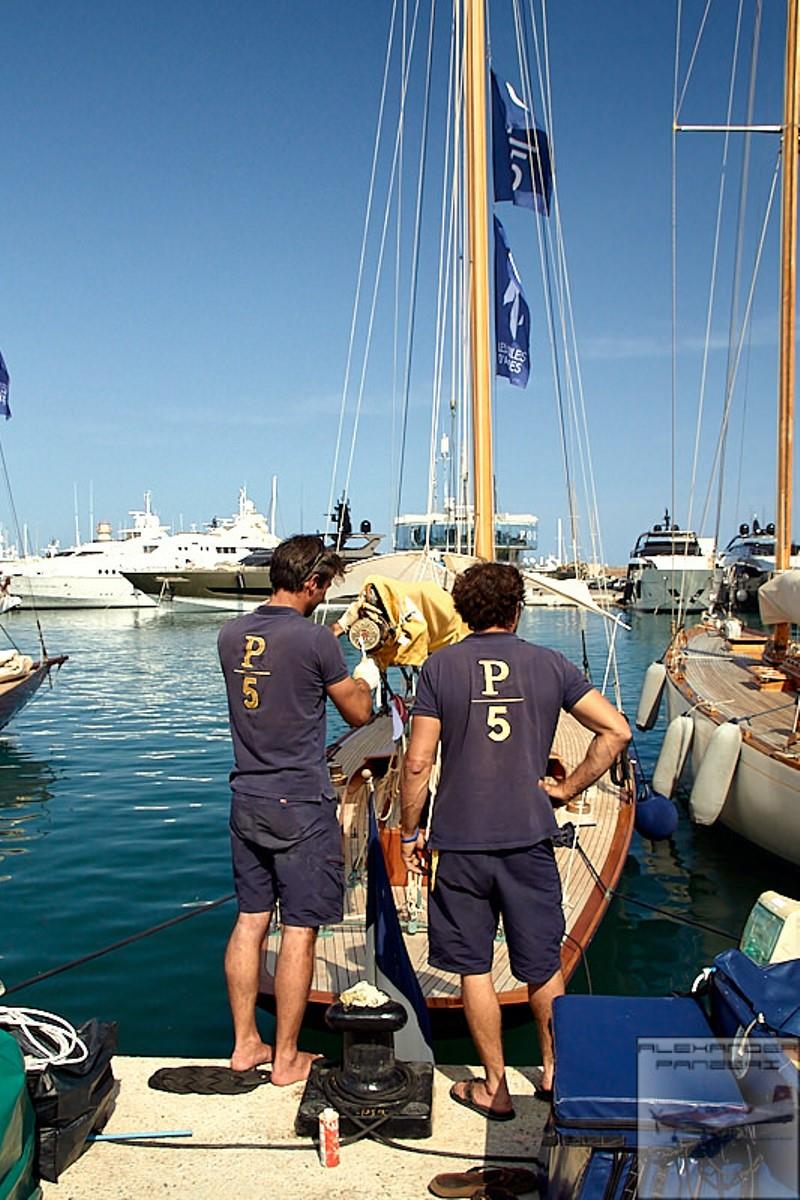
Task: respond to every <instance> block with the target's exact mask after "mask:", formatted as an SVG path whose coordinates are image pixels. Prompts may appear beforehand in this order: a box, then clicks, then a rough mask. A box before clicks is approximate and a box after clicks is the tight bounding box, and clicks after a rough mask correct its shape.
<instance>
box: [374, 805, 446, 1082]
mask: <svg viewBox="0 0 800 1200" xmlns="http://www.w3.org/2000/svg"><path fill="white" fill-rule="evenodd" d="M366 951H367V978H368V980H369V982H370V983H372V984H374V985H375V987H377V988H380V990H381V991H382V992H386V994H387V995H388V996H390V997H391V998H392V1000H397V1001H398V1002H399V1003H400V1004H402V1005H403V1007H404V1008H405V1010H406V1014H407V1016H408V1020H407V1022H406V1024H405V1025H404V1026H403V1028H402V1029H398V1031H397V1033H396V1034H395V1035H394V1049H395V1054H396V1055H397V1057H398V1058H399V1059H401V1060H402V1061H405V1062H433V1034H432V1033H431V1023H430V1017H429V1015H428V1006H427V1005H426V1003H425V997H424V996H423V994H422V988H421V987H420V986H419V980H418V979H417V976H416V974H415V972H414V968H413V967H412V965H411V959H410V958H409V957H408V951H407V950H406V944H405V942H404V941H403V933H402V930H401V928H400V921H399V918H398V916H397V909H396V908H395V903H394V895H393V894H392V885H391V884H390V882H389V874H388V872H387V870H386V859H385V858H384V857H383V847H382V846H381V839H380V837H379V836H378V822H377V821H376V820H375V804H374V802H373V800H372V798H371V797H370V801H369V838H368V841H367V945H366Z"/></svg>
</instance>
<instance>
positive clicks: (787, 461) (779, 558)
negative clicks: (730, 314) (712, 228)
mask: <svg viewBox="0 0 800 1200" xmlns="http://www.w3.org/2000/svg"><path fill="white" fill-rule="evenodd" d="M799 17H800V0H788V3H787V14H786V76H785V83H784V97H783V139H782V147H783V149H782V153H783V164H782V166H783V171H782V180H781V291H780V297H781V299H780V309H781V315H780V351H779V360H778V361H779V378H778V478H777V506H776V512H775V569H776V571H785V570H786V569H787V568H788V566H789V561H790V555H791V546H792V442H793V437H794V381H795V351H794V338H795V310H796V304H797V278H796V267H797V154H798V133H800V46H799V45H798V18H799ZM789 634H790V629H789V626H788V624H782V625H776V627H775V631H774V634H773V637H772V643H773V646H772V649H773V652H777V653H778V654H780V653H782V651H783V650H785V648H786V646H787V644H788V641H789Z"/></svg>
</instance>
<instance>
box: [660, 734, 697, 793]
mask: <svg viewBox="0 0 800 1200" xmlns="http://www.w3.org/2000/svg"><path fill="white" fill-rule="evenodd" d="M693 733H694V721H693V720H692V718H691V717H689V716H687V715H686V714H683V715H682V716H680V717H673V718H672V720H671V721H670V723H669V725H668V726H667V732H666V733H665V734H664V741H663V742H662V744H661V753H660V754H659V756H658V762H657V763H656V769H655V771H654V772H653V791H654V792H658V793H659V794H660V795H661V796H671V795H672V793H673V791H674V790H675V784H676V783H677V782H678V779H679V778H680V773H681V771H682V770H683V764H684V763H685V762H686V755H687V754H688V753H689V747H690V746H691V744H692V735H693Z"/></svg>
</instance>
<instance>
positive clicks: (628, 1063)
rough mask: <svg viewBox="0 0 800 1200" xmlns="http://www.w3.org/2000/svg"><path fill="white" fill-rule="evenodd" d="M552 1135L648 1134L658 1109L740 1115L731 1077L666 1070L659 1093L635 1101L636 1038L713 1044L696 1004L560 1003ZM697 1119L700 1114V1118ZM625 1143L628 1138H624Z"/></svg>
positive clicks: (630, 999)
mask: <svg viewBox="0 0 800 1200" xmlns="http://www.w3.org/2000/svg"><path fill="white" fill-rule="evenodd" d="M553 1035H554V1041H555V1055H556V1071H555V1083H554V1088H553V1115H554V1118H555V1124H556V1128H557V1129H558V1128H559V1127H564V1128H572V1129H576V1128H581V1129H585V1130H591V1129H595V1130H600V1129H602V1130H605V1131H606V1132H607V1133H608V1134H611V1133H612V1132H613V1130H614V1129H620V1130H624V1129H629V1130H630V1129H631V1128H635V1127H636V1125H637V1122H642V1123H643V1125H644V1126H648V1127H650V1128H652V1127H653V1125H654V1123H655V1118H656V1116H657V1115H660V1114H659V1113H658V1112H657V1110H667V1111H668V1110H670V1109H674V1108H676V1107H679V1108H681V1109H682V1108H683V1107H684V1106H687V1107H688V1109H689V1110H692V1109H699V1108H702V1109H704V1110H706V1115H708V1110H709V1109H712V1110H714V1109H715V1108H717V1107H719V1108H728V1107H731V1106H733V1107H734V1108H735V1109H736V1110H737V1111H742V1110H743V1109H745V1107H746V1106H745V1105H744V1103H743V1101H742V1097H741V1094H740V1092H739V1089H738V1087H737V1086H736V1081H735V1079H734V1077H733V1075H732V1074H731V1073H730V1071H728V1070H727V1068H725V1069H724V1070H712V1071H708V1070H696V1071H693V1070H691V1069H689V1068H687V1069H686V1070H678V1071H675V1070H668V1069H664V1070H661V1071H658V1072H656V1078H657V1083H658V1092H657V1094H655V1095H650V1096H641V1097H640V1096H637V1039H639V1038H643V1039H648V1040H651V1039H663V1040H664V1041H665V1042H667V1046H666V1047H665V1049H666V1050H668V1049H669V1048H670V1046H669V1043H671V1040H672V1039H674V1038H681V1039H687V1040H688V1041H689V1042H690V1043H692V1044H698V1043H699V1045H700V1046H701V1047H702V1046H705V1045H706V1044H708V1043H709V1042H713V1043H716V1039H715V1038H714V1034H713V1033H712V1031H711V1028H710V1026H709V1024H708V1021H707V1020H706V1017H705V1014H704V1013H703V1010H702V1009H701V1008H700V1005H699V1004H698V1003H697V1002H696V1001H695V1000H692V999H689V998H675V997H670V998H657V999H654V998H650V997H647V996H561V997H559V999H557V1000H556V1001H555V1004H554V1006H553ZM698 1115H699V1114H698ZM624 1140H625V1141H626V1142H627V1140H628V1139H624Z"/></svg>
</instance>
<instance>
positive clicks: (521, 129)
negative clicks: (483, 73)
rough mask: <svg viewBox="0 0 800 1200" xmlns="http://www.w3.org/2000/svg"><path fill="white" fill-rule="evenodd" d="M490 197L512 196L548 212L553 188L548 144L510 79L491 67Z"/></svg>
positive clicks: (530, 206) (508, 198) (518, 200)
mask: <svg viewBox="0 0 800 1200" xmlns="http://www.w3.org/2000/svg"><path fill="white" fill-rule="evenodd" d="M492 145H493V150H494V154H493V159H494V198H495V200H497V201H501V200H512V201H513V202H514V204H521V205H523V206H524V207H525V208H535V209H536V211H537V212H540V213H549V212H550V193H551V191H552V188H553V177H552V170H551V167H550V145H549V143H548V141H547V134H546V133H545V132H544V130H543V129H538V128H537V127H536V126H535V125H534V124H533V123H532V121H531V119H530V118H529V116H528V110H527V108H526V107H525V105H524V104H523V103H522V101H521V100H520V99H519V97H518V96H517V95H516V93H515V91H514V89H513V88H512V86H511V84H510V83H503V84H502V85H501V83H500V81H499V80H498V78H497V76H496V75H495V73H494V71H492Z"/></svg>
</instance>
